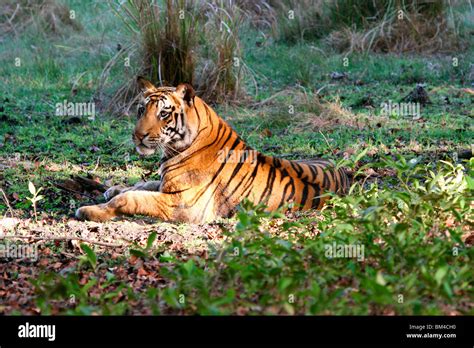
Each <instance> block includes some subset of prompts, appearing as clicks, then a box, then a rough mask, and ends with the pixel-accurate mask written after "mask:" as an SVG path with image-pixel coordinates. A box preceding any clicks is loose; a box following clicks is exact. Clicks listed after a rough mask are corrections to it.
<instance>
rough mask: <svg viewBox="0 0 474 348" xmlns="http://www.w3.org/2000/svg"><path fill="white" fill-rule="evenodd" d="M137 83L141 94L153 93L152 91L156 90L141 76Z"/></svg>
mask: <svg viewBox="0 0 474 348" xmlns="http://www.w3.org/2000/svg"><path fill="white" fill-rule="evenodd" d="M137 83H138V87H139V88H140V91H141V92H142V93H147V92H153V91H154V90H156V87H155V86H154V85H153V83H151V82H150V81H148V80H147V79H146V78H144V77H143V76H138V77H137Z"/></svg>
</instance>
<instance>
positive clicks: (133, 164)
mask: <svg viewBox="0 0 474 348" xmlns="http://www.w3.org/2000/svg"><path fill="white" fill-rule="evenodd" d="M0 11H1V13H0V40H1V46H0V60H1V65H0V73H1V77H2V83H1V85H0V91H1V95H0V124H1V128H0V130H1V136H0V184H1V188H2V190H1V192H0V195H1V196H2V199H1V200H0V216H1V217H2V220H1V222H0V229H1V230H0V234H1V237H2V238H3V239H2V241H1V242H2V245H3V246H4V248H3V250H0V252H2V251H3V256H2V258H1V259H0V313H2V314H169V313H173V314H192V313H199V314H239V315H243V314H385V315H390V314H473V311H474V301H473V287H472V285H473V276H474V273H473V272H472V269H473V266H474V264H473V257H474V254H473V253H474V252H473V249H472V244H473V243H474V234H473V233H472V230H473V215H472V208H473V205H472V192H473V188H474V179H473V159H472V139H473V135H474V133H473V122H472V119H473V116H474V114H473V94H474V66H473V63H472V62H473V61H474V59H473V58H474V54H473V50H472V34H473V33H474V24H473V15H474V12H473V7H472V2H470V1H432V2H423V1H415V0H413V1H408V0H406V1H402V0H394V1H388V0H387V1H385V0H384V1H369V0H367V1H351V0H334V1H317V0H314V1H308V0H304V1H293V0H287V1H283V0H272V1H270V0H268V1H265V0H259V1H253V2H250V1H249V2H247V1H222V2H220V1H204V0H203V1H196V2H191V1H182V0H169V1H138V0H136V1H133V0H129V1H125V2H123V1H122V2H118V1H116V2H115V1H110V2H102V1H75V0H68V1H60V0H44V1H41V0H36V1H33V0H21V1H9V0H8V1H3V2H2V4H1V8H0ZM137 74H142V75H145V76H148V77H149V78H150V79H152V80H153V81H154V82H156V83H157V84H160V83H161V84H163V85H166V84H171V85H175V84H177V83H179V82H191V83H192V84H193V85H194V86H195V88H196V89H197V91H198V94H199V95H200V96H202V97H203V98H204V99H205V100H206V101H208V102H209V103H211V105H213V107H214V108H215V109H216V110H217V111H218V113H219V114H220V116H221V117H223V118H224V119H226V120H227V121H228V122H229V123H230V124H231V125H232V126H233V127H235V129H236V130H237V131H238V132H239V134H240V135H241V136H242V138H243V139H245V140H247V141H248V143H249V144H250V145H251V146H253V147H254V148H256V149H258V150H260V151H262V152H264V153H266V154H270V155H276V156H281V157H285V158H288V159H296V158H300V159H302V158H312V157H324V158H330V159H332V160H334V161H335V162H337V163H339V164H340V165H344V166H346V167H348V168H350V169H351V171H352V174H353V176H354V178H355V183H354V186H353V187H352V189H351V193H350V194H349V195H348V196H346V197H342V198H341V197H334V198H333V199H332V200H331V203H330V204H329V205H328V206H327V207H326V208H325V209H323V211H321V212H315V211H310V212H303V213H286V214H282V213H274V214H268V213H265V211H264V209H263V207H254V206H251V205H249V204H247V203H245V204H243V206H242V207H241V209H240V211H239V213H238V214H237V216H236V217H235V218H232V219H223V220H221V221H217V222H215V223H212V224H207V225H192V224H170V223H164V222H160V221H156V220H153V219H148V218H143V217H134V218H124V219H123V220H119V221H112V222H108V223H93V222H79V221H76V220H75V219H74V218H73V217H72V216H73V212H74V210H75V209H76V208H77V207H79V206H81V205H85V204H91V203H97V202H102V201H103V198H102V191H103V190H104V189H105V188H106V187H108V186H112V185H116V184H125V185H133V184H134V183H136V182H137V181H139V180H142V179H145V180H151V179H157V174H156V170H157V162H158V158H147V159H143V158H140V157H139V156H138V155H137V154H136V153H135V151H134V150H133V146H132V143H131V137H130V135H131V130H132V129H133V126H134V122H135V107H136V105H135V97H136V95H137V89H136V86H135V83H134V81H135V77H136V75H137ZM69 102H72V103H76V104H77V103H91V104H89V105H93V107H94V112H95V113H94V115H84V114H73V115H61V114H60V113H58V105H64V104H67V103H69ZM401 102H407V103H415V104H416V103H419V105H420V114H419V115H406V114H404V113H401V112H398V111H397V110H395V109H392V110H388V111H387V109H386V108H385V107H384V104H385V106H386V105H388V104H393V105H395V104H397V103H401ZM24 246H29V247H30V248H31V249H30V251H31V253H30V254H28V257H22V258H21V257H16V256H15V255H14V254H13V252H12V250H16V249H15V248H21V247H24ZM338 246H343V247H344V246H356V247H358V248H359V250H361V249H360V248H361V247H363V251H364V252H363V255H362V256H363V257H362V258H361V257H355V256H354V255H352V257H347V255H345V256H346V257H337V255H334V256H335V257H330V256H329V255H328V252H327V251H328V249H330V248H334V250H336V248H337V247H338ZM7 249H8V250H9V251H10V254H6V250H7ZM33 251H34V252H33ZM36 253H37V258H36V257H32V255H36ZM359 256H360V255H359Z"/></svg>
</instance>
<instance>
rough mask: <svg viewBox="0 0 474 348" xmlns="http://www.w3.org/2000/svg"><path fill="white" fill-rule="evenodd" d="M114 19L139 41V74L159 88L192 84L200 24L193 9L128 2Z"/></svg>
mask: <svg viewBox="0 0 474 348" xmlns="http://www.w3.org/2000/svg"><path fill="white" fill-rule="evenodd" d="M121 10H122V11H121V12H117V14H118V16H119V17H120V18H121V19H122V20H123V21H124V23H125V24H126V25H127V27H128V28H129V29H130V30H132V31H133V32H134V33H135V34H137V36H138V38H139V40H140V44H141V47H140V56H141V61H142V65H141V69H140V73H141V74H143V75H146V76H148V77H149V78H151V79H152V80H154V81H158V83H159V84H160V85H177V84H179V83H181V82H187V83H191V84H192V83H193V82H194V68H195V57H194V56H193V50H194V49H195V47H196V43H197V35H196V33H197V31H198V30H199V24H200V21H199V19H198V18H197V17H198V16H199V11H198V8H197V6H196V5H194V4H193V3H191V2H189V1H186V0H166V1H165V5H164V6H162V7H160V5H159V4H158V3H156V2H154V1H145V0H128V1H127V2H125V3H123V4H122V6H121Z"/></svg>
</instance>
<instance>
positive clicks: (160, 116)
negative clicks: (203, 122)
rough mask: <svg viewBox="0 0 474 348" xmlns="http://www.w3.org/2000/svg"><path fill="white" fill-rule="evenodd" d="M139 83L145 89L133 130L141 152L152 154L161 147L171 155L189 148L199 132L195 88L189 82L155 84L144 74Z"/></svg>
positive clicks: (134, 139)
mask: <svg viewBox="0 0 474 348" xmlns="http://www.w3.org/2000/svg"><path fill="white" fill-rule="evenodd" d="M137 82H138V86H139V87H140V90H141V92H142V94H141V100H140V102H139V104H138V115H137V118H138V120H137V124H136V126H135V129H134V131H133V142H134V144H135V146H136V150H137V152H138V153H139V154H140V155H143V156H149V155H152V154H154V153H155V151H156V150H157V149H161V150H162V151H163V153H164V154H165V156H169V155H174V154H177V153H179V152H181V151H183V150H184V149H186V148H187V147H189V146H190V145H191V143H192V142H193V140H194V139H195V137H196V134H197V132H198V129H197V128H198V124H197V122H196V120H195V117H192V116H193V115H194V113H193V112H192V108H193V105H194V98H195V93H194V89H193V87H192V86H191V85H189V84H187V83H183V84H180V85H178V86H177V87H155V86H154V85H153V84H152V83H151V82H150V81H148V80H146V79H144V78H142V77H138V79H137Z"/></svg>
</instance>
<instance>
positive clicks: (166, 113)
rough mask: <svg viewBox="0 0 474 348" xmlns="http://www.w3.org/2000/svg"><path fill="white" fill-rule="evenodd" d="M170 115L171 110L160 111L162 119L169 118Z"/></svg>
mask: <svg viewBox="0 0 474 348" xmlns="http://www.w3.org/2000/svg"><path fill="white" fill-rule="evenodd" d="M169 115H170V113H169V112H166V111H160V118H161V119H164V118H167V117H168V116H169Z"/></svg>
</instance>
